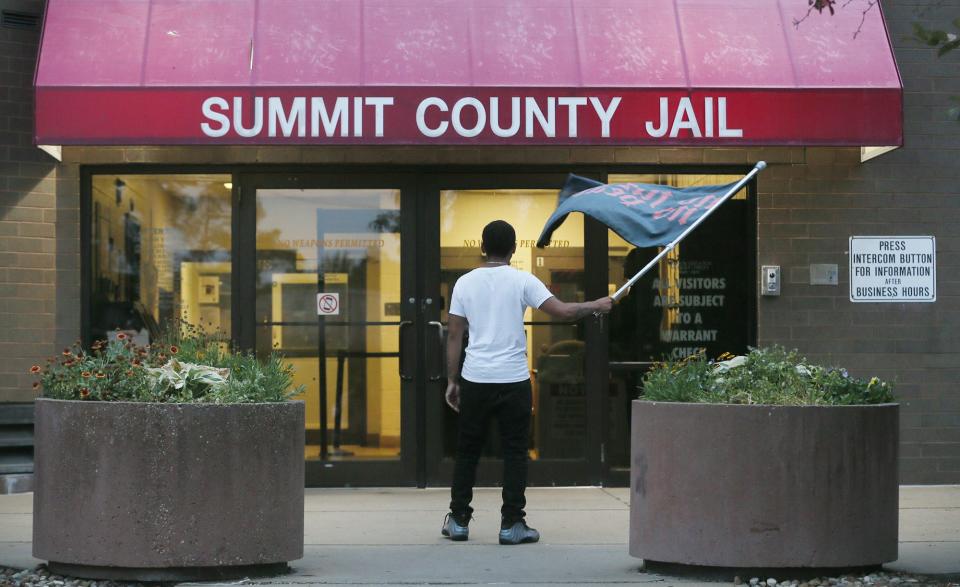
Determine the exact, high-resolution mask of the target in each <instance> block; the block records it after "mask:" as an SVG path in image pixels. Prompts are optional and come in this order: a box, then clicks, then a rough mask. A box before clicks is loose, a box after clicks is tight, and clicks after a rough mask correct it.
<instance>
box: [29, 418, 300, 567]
mask: <svg viewBox="0 0 960 587" xmlns="http://www.w3.org/2000/svg"><path fill="white" fill-rule="evenodd" d="M303 445H304V407H303V403H302V402H286V403H264V404H237V405H204V404H151V403H128V402H84V401H63V400H51V399H38V400H37V402H36V457H35V459H36V463H35V467H36V468H35V476H36V478H35V492H34V508H33V555H34V556H35V557H37V558H39V559H44V560H48V561H50V568H51V570H53V571H54V572H56V573H66V574H71V575H75V576H80V577H89V578H98V579H135V580H150V581H162V580H189V579H212V578H229V577H243V576H251V575H263V574H275V573H277V572H284V571H285V570H286V569H287V562H288V561H291V560H295V559H299V558H301V557H302V556H303V487H304V457H303Z"/></svg>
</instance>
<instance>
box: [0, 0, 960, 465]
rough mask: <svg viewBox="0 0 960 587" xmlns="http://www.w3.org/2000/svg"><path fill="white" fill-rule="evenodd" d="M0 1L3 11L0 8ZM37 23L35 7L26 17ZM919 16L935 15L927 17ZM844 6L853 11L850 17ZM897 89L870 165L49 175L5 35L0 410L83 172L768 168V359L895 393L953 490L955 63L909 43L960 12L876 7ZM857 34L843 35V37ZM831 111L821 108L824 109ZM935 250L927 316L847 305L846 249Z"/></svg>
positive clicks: (24, 76) (759, 155)
mask: <svg viewBox="0 0 960 587" xmlns="http://www.w3.org/2000/svg"><path fill="white" fill-rule="evenodd" d="M2 2H3V0H0V3H2ZM25 4H27V5H29V6H30V7H31V8H32V9H33V10H39V7H40V5H41V4H42V3H40V2H26V3H25ZM927 5H930V6H936V7H937V8H935V9H930V10H927V11H926V12H925V13H923V14H918V12H922V11H923V10H926V9H925V7H926V6H927ZM851 7H852V6H851ZM884 8H885V11H886V16H887V21H888V25H889V26H890V29H891V38H892V40H893V42H894V44H895V46H896V51H897V59H898V62H899V64H900V68H901V73H902V75H903V78H904V85H905V107H904V113H905V133H906V146H905V147H904V148H903V149H900V150H898V151H895V152H893V153H890V154H887V155H884V156H882V157H880V158H878V159H875V160H873V161H870V162H868V163H865V164H862V165H861V164H860V163H859V150H857V149H849V148H848V149H822V148H817V149H812V148H811V149H803V148H768V149H752V148H751V149H632V148H605V147H595V148H569V147H557V148H537V149H532V148H526V149H522V148H500V149H489V148H488V149H478V148H452V147H451V148H409V147H391V148H371V147H347V148H333V149H329V148H289V147H273V148H250V147H225V148H200V147H198V148H191V149H185V148H121V147H116V148H93V149H92V148H70V149H64V159H65V160H67V161H71V162H72V164H71V165H55V164H54V161H53V160H52V159H50V158H49V157H48V156H47V155H45V154H43V153H42V152H40V151H38V150H37V149H36V148H34V147H33V146H31V125H32V121H31V120H30V115H31V113H32V104H31V95H30V83H31V80H32V70H33V66H34V65H33V63H34V61H33V60H34V59H35V54H36V45H37V41H38V38H37V34H36V33H28V32H22V31H12V30H6V29H3V30H2V32H0V44H2V45H0V401H14V400H22V399H27V398H30V397H32V396H33V393H32V391H31V390H30V383H31V382H32V380H31V379H30V378H29V376H26V375H25V371H26V369H27V368H28V367H29V365H30V364H31V363H32V362H35V361H37V360H42V358H43V357H45V356H47V355H48V354H49V353H51V352H56V351H58V350H59V349H60V348H61V347H62V346H64V345H65V344H69V343H70V342H71V341H72V340H74V339H75V338H76V337H77V335H78V334H79V305H78V304H79V271H78V267H79V256H78V233H79V224H78V195H77V194H78V191H79V181H78V176H77V168H76V164H81V163H85V164H101V163H126V162H129V163H167V164H169V163H183V164H188V163H191V164H196V163H211V164H217V163H222V164H235V163H259V164H269V163H304V164H314V163H316V164H323V163H343V162H350V163H370V164H384V163H395V164H406V163H417V164H437V165H443V164H469V163H488V164H491V163H501V164H510V163H521V164H565V165H579V164H590V163H623V164H627V163H637V164H656V163H663V164H674V165H675V164H683V163H689V164H715V163H720V164H722V163H731V164H747V163H752V162H754V161H756V160H758V159H766V160H767V161H769V162H770V163H771V166H770V168H769V169H768V170H767V171H766V172H764V174H763V175H762V176H761V179H760V182H759V187H760V198H759V204H758V205H759V213H758V218H759V226H758V236H759V246H758V251H759V257H760V258H759V259H758V263H760V264H777V265H781V266H782V268H783V276H784V280H785V283H784V286H783V295H782V296H781V297H779V298H774V299H769V298H764V299H761V300H760V303H759V313H760V315H759V336H760V343H761V344H770V343H780V344H784V345H787V346H791V347H797V348H799V349H800V350H801V351H802V352H804V353H805V354H806V355H808V356H809V357H810V358H812V359H815V360H819V361H824V362H828V363H832V364H836V365H844V366H846V367H848V368H849V369H850V370H851V371H852V372H853V373H854V374H855V375H864V376H870V375H878V376H881V377H885V378H889V379H892V380H895V381H896V383H897V393H898V395H899V396H900V399H901V400H902V403H903V408H902V428H901V434H902V436H901V438H902V453H901V454H902V457H903V458H902V461H901V463H902V465H901V476H902V479H903V480H904V482H908V483H958V482H960V394H958V392H957V385H956V383H955V382H956V381H958V379H960V334H958V332H960V297H958V288H957V285H958V281H960V254H958V253H960V237H958V236H956V235H957V234H958V231H957V229H956V228H955V223H956V221H957V219H958V217H960V214H958V212H960V200H958V194H957V192H958V191H960V188H958V186H960V123H957V122H952V121H949V120H947V117H946V111H947V109H948V108H949V107H950V106H951V105H952V104H953V103H952V102H951V101H950V99H949V97H950V96H951V95H960V73H958V72H960V68H958V67H957V62H958V60H960V55H955V56H951V57H949V58H945V59H941V60H937V59H936V57H935V56H934V55H933V53H932V52H931V51H930V50H929V49H927V48H925V47H922V46H919V45H916V44H913V43H912V42H910V41H907V40H904V37H905V36H907V35H909V32H910V23H911V22H912V21H913V20H914V19H916V18H918V17H923V18H926V19H928V20H930V21H931V22H938V23H941V24H943V25H946V24H947V23H949V21H950V20H951V19H952V18H955V17H956V16H960V0H944V1H937V2H934V1H933V0H929V1H926V2H908V1H903V2H899V1H898V2H895V3H892V2H885V4H884ZM851 34H852V31H851ZM824 107H825V108H828V107H829V105H828V104H825V105H824ZM873 234H880V235H884V234H889V235H898V234H900V235H911V234H916V235H930V234H932V235H934V236H936V237H937V265H938V266H937V275H938V284H937V287H938V300H937V302H936V303H934V304H851V303H850V302H849V291H848V286H849V281H848V275H847V270H846V268H847V257H846V250H847V239H848V238H849V236H851V235H873ZM811 263H836V264H837V265H838V266H839V268H840V270H841V274H840V285H839V286H836V287H831V286H811V285H809V284H808V283H809V265H810V264H811Z"/></svg>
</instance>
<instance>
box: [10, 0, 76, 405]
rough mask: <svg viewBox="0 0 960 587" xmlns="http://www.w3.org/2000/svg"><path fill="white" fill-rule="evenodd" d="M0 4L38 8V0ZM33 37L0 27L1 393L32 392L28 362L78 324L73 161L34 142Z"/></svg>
mask: <svg viewBox="0 0 960 587" xmlns="http://www.w3.org/2000/svg"><path fill="white" fill-rule="evenodd" d="M0 7H2V8H3V9H4V10H14V11H17V12H25V13H33V14H40V13H41V12H42V10H43V2H39V1H35V0H23V1H2V2H0ZM39 41H40V30H39V28H37V29H35V30H21V29H12V28H6V27H0V401H26V400H30V399H32V398H33V397H34V395H35V394H34V392H33V390H32V389H31V384H32V382H33V378H32V377H31V376H30V375H29V374H28V373H27V371H28V369H29V368H30V365H31V364H33V363H35V362H37V361H40V360H43V359H44V358H45V357H47V356H49V355H50V354H52V353H53V352H54V351H55V349H57V348H59V347H60V346H62V345H64V344H69V341H70V340H72V339H73V337H74V336H75V335H76V330H77V326H78V325H79V318H78V315H77V310H78V306H77V298H78V295H77V291H78V289H77V287H76V286H77V283H78V278H79V275H78V274H77V271H76V270H77V267H78V260H79V257H78V234H79V230H78V229H79V225H78V213H77V211H78V210H77V203H78V199H77V185H76V184H77V175H76V169H75V167H71V166H68V165H57V164H56V161H55V160H54V159H52V158H51V157H50V156H49V155H46V154H45V153H43V152H41V151H39V150H38V149H37V148H36V147H34V146H33V89H32V85H33V71H34V67H35V64H36V58H37V48H38V46H39ZM71 285H72V286H73V289H71Z"/></svg>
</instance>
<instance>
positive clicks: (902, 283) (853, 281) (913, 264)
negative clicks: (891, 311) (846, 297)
mask: <svg viewBox="0 0 960 587" xmlns="http://www.w3.org/2000/svg"><path fill="white" fill-rule="evenodd" d="M936 251H937V247H936V242H935V240H934V237H932V236H851V237H850V301H851V302H934V301H936V300H937V255H936Z"/></svg>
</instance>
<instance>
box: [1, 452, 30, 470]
mask: <svg viewBox="0 0 960 587" xmlns="http://www.w3.org/2000/svg"><path fill="white" fill-rule="evenodd" d="M20 473H33V451H32V450H18V451H12V450H11V451H5V452H2V453H0V475H11V474H20Z"/></svg>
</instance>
